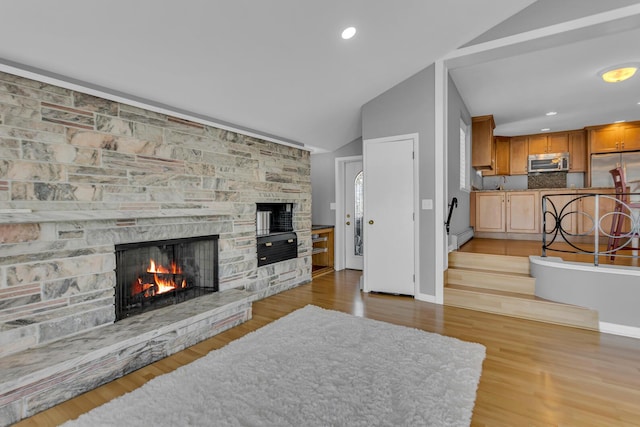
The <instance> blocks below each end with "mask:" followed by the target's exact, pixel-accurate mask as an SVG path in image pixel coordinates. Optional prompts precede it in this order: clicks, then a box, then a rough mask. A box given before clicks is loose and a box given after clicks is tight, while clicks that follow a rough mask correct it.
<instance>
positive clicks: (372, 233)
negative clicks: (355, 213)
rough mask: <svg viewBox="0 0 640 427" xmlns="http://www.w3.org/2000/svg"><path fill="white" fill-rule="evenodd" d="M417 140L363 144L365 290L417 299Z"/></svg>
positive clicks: (387, 140) (402, 139)
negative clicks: (415, 180) (415, 210)
mask: <svg viewBox="0 0 640 427" xmlns="http://www.w3.org/2000/svg"><path fill="white" fill-rule="evenodd" d="M413 145H414V140H413V139H407V138H406V137H404V138H403V137H398V139H393V138H384V139H377V140H367V141H365V142H364V147H363V148H364V150H363V153H364V154H363V160H364V177H365V181H366V185H365V189H364V213H365V216H364V219H365V223H364V230H365V233H364V240H365V243H366V244H365V246H364V291H366V292H370V291H374V292H386V293H392V294H402V295H415V284H414V277H415V246H414V245H415V243H414V242H415V235H414V206H415V205H414V199H415V195H414V159H413V152H414V148H413Z"/></svg>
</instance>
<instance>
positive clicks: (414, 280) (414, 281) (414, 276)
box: [413, 274, 416, 283]
mask: <svg viewBox="0 0 640 427" xmlns="http://www.w3.org/2000/svg"><path fill="white" fill-rule="evenodd" d="M413 283H416V275H415V274H414V275H413Z"/></svg>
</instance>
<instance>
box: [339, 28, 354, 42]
mask: <svg viewBox="0 0 640 427" xmlns="http://www.w3.org/2000/svg"><path fill="white" fill-rule="evenodd" d="M355 35H356V27H349V28H345V29H344V31H342V38H343V39H345V40H349V39H350V38H351V37H353V36H355Z"/></svg>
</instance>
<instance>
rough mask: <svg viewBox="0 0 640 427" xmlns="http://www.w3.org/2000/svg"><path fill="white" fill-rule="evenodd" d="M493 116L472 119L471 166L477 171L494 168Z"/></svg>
mask: <svg viewBox="0 0 640 427" xmlns="http://www.w3.org/2000/svg"><path fill="white" fill-rule="evenodd" d="M493 128H495V123H494V121H493V116H480V117H472V119H471V166H473V167H474V168H476V169H491V168H493V164H492V160H493V159H494V153H493V146H494V144H493Z"/></svg>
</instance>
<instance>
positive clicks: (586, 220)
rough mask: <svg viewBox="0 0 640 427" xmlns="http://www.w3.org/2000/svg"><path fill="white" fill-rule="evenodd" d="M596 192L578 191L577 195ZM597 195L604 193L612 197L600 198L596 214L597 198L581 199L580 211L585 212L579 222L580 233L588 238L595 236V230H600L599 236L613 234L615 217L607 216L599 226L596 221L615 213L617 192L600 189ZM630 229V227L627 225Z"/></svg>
mask: <svg viewBox="0 0 640 427" xmlns="http://www.w3.org/2000/svg"><path fill="white" fill-rule="evenodd" d="M592 192H594V191H593V190H578V191H577V195H576V196H579V195H581V194H589V193H592ZM595 192H597V193H604V194H606V195H609V196H610V197H600V198H599V201H598V212H596V206H595V202H596V200H595V197H585V198H583V199H580V210H581V211H582V212H583V214H582V215H580V217H579V221H578V232H579V233H580V234H584V235H587V236H593V234H594V231H595V228H599V234H600V235H601V236H606V235H607V234H609V233H610V232H611V222H612V221H613V215H607V216H604V218H602V223H601V224H600V225H599V226H598V224H597V223H595V221H596V220H597V218H599V217H602V216H603V215H605V214H606V213H608V212H613V211H614V209H615V207H616V200H615V194H616V191H615V189H613V188H607V189H598V190H595ZM625 228H626V229H628V225H625Z"/></svg>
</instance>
